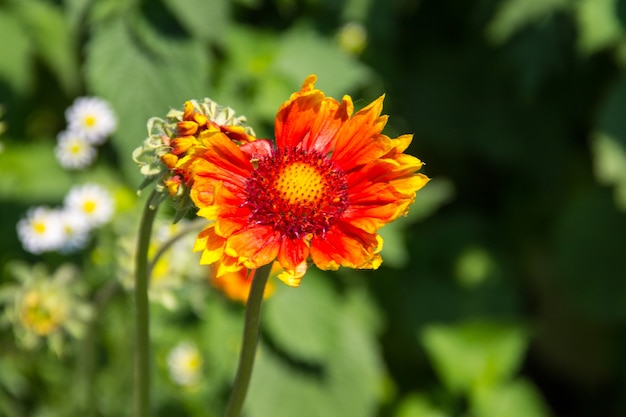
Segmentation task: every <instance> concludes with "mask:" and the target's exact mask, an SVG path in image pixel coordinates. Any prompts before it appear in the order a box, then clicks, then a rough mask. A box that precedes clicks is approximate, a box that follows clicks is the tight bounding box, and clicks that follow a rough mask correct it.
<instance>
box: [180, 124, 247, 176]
mask: <svg viewBox="0 0 626 417" xmlns="http://www.w3.org/2000/svg"><path fill="white" fill-rule="evenodd" d="M252 169H253V167H252V164H251V163H250V160H249V158H248V156H247V155H246V154H245V153H243V152H242V151H241V150H240V149H239V147H238V146H237V145H236V144H234V143H233V142H232V141H231V140H230V139H228V137H227V136H226V135H223V134H215V135H212V136H211V137H210V138H208V139H207V149H206V151H204V152H203V153H202V154H201V155H199V156H198V157H197V158H196V159H195V160H194V163H193V165H192V171H193V173H194V174H195V175H198V176H201V177H208V178H212V179H215V180H218V181H225V182H233V181H238V182H245V180H246V179H247V178H248V176H249V175H250V172H251V171H252Z"/></svg>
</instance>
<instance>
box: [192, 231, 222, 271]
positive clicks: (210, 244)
mask: <svg viewBox="0 0 626 417" xmlns="http://www.w3.org/2000/svg"><path fill="white" fill-rule="evenodd" d="M225 244H226V239H224V238H222V237H220V236H218V235H217V234H216V233H215V228H214V227H213V225H211V226H209V227H207V228H206V229H204V230H203V231H201V232H200V234H198V238H197V239H196V243H195V244H194V248H193V249H194V251H198V250H202V256H201V258H200V263H201V264H202V265H209V264H212V263H215V262H217V261H219V260H220V259H221V258H222V255H223V254H224V245H225Z"/></svg>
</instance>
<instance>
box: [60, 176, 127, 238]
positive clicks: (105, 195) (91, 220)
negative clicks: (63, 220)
mask: <svg viewBox="0 0 626 417" xmlns="http://www.w3.org/2000/svg"><path fill="white" fill-rule="evenodd" d="M64 204H65V209H66V210H68V211H70V212H72V213H74V215H76V216H79V217H82V218H84V219H85V220H86V222H87V224H88V225H89V227H97V226H101V225H103V224H105V223H106V222H108V221H109V220H110V219H111V216H113V212H114V209H115V205H114V201H113V198H112V197H111V195H110V194H109V192H108V191H107V190H105V189H104V188H103V187H101V186H99V185H96V184H83V185H78V186H75V187H73V188H72V189H71V190H70V191H69V192H68V193H67V195H66V196H65V201H64Z"/></svg>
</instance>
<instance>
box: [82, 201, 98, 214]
mask: <svg viewBox="0 0 626 417" xmlns="http://www.w3.org/2000/svg"><path fill="white" fill-rule="evenodd" d="M83 210H84V211H85V213H89V214H91V213H93V212H94V211H96V203H95V201H92V200H87V201H85V202H84V203H83Z"/></svg>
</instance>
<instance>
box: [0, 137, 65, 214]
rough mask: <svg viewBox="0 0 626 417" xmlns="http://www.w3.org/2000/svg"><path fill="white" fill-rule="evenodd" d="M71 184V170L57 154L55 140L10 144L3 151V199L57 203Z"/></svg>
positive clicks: (0, 188)
mask: <svg viewBox="0 0 626 417" xmlns="http://www.w3.org/2000/svg"><path fill="white" fill-rule="evenodd" d="M71 184H72V178H71V176H70V174H69V173H68V172H67V171H65V170H64V169H63V168H61V166H60V165H59V163H58V162H57V160H56V159H55V157H54V147H53V142H52V141H46V142H43V141H39V142H36V143H32V144H28V145H20V146H15V145H11V146H7V147H6V148H5V150H4V151H3V152H1V153H0V199H3V200H14V201H20V202H24V203H28V204H40V203H57V202H61V201H62V200H63V196H64V195H65V193H66V192H67V190H68V189H69V188H70V187H71Z"/></svg>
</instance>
